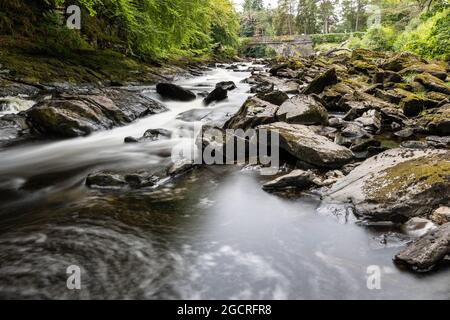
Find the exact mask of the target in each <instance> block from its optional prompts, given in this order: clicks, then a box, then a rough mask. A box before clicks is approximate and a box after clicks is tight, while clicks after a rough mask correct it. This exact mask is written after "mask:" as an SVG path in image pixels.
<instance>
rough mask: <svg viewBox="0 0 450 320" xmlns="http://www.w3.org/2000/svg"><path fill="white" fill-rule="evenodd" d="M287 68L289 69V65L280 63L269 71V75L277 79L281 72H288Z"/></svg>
mask: <svg viewBox="0 0 450 320" xmlns="http://www.w3.org/2000/svg"><path fill="white" fill-rule="evenodd" d="M287 68H289V64H287V63H280V64H277V65H275V66H273V67H272V68H271V69H270V70H269V73H270V74H271V75H272V76H274V77H276V76H278V72H280V71H282V70H286V69H287Z"/></svg>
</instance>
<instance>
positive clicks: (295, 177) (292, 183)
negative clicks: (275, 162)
mask: <svg viewBox="0 0 450 320" xmlns="http://www.w3.org/2000/svg"><path fill="white" fill-rule="evenodd" d="M316 179H317V177H316V175H315V174H314V173H313V172H312V171H304V170H300V169H299V170H294V171H292V172H290V173H289V174H286V175H284V176H281V177H278V178H276V179H274V180H272V181H269V182H267V183H265V184H264V185H263V189H264V190H266V191H279V190H283V189H287V188H296V189H300V190H304V189H308V188H310V187H312V186H314V185H316V184H315V182H314V181H315V180H316Z"/></svg>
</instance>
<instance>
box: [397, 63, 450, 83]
mask: <svg viewBox="0 0 450 320" xmlns="http://www.w3.org/2000/svg"><path fill="white" fill-rule="evenodd" d="M422 73H428V74H431V75H432V76H434V77H436V78H438V79H441V80H443V81H445V79H446V78H447V71H446V69H445V67H444V66H442V65H440V64H434V63H414V64H411V65H409V66H407V67H405V68H404V69H402V70H400V71H399V73H398V74H399V75H401V76H408V75H410V74H422Z"/></svg>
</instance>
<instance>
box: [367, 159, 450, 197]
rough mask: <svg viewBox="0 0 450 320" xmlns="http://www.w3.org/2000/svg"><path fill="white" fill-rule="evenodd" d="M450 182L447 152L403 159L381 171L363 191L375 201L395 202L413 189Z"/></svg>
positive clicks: (417, 189) (420, 190)
mask: <svg viewBox="0 0 450 320" xmlns="http://www.w3.org/2000/svg"><path fill="white" fill-rule="evenodd" d="M448 183H450V161H449V159H448V154H441V155H437V156H434V157H421V158H418V159H413V160H410V161H405V162H402V163H400V164H397V165H396V166H393V167H391V168H389V169H386V170H384V171H383V172H382V175H381V177H380V178H377V179H375V180H372V181H371V182H370V184H367V185H366V187H365V190H364V191H365V193H366V194H368V195H369V197H370V199H371V200H373V201H375V202H395V201H398V199H399V197H401V196H402V195H403V194H407V193H408V192H410V191H411V190H412V189H414V191H415V192H414V194H417V193H420V192H422V191H425V190H426V189H429V188H430V187H432V186H434V185H439V184H446V185H448Z"/></svg>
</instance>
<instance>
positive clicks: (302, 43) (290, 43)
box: [244, 35, 314, 57]
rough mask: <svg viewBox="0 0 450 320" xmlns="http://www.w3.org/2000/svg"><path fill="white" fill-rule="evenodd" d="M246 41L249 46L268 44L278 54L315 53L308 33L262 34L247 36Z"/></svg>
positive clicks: (305, 54)
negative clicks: (270, 35)
mask: <svg viewBox="0 0 450 320" xmlns="http://www.w3.org/2000/svg"><path fill="white" fill-rule="evenodd" d="M244 41H245V45H246V46H248V47H252V46H257V45H267V46H269V47H271V48H273V49H274V50H275V52H276V53H277V55H279V56H284V57H292V56H310V55H312V54H314V50H313V41H312V40H311V38H310V36H308V35H288V36H272V37H269V36H261V37H252V38H245V39H244Z"/></svg>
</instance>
